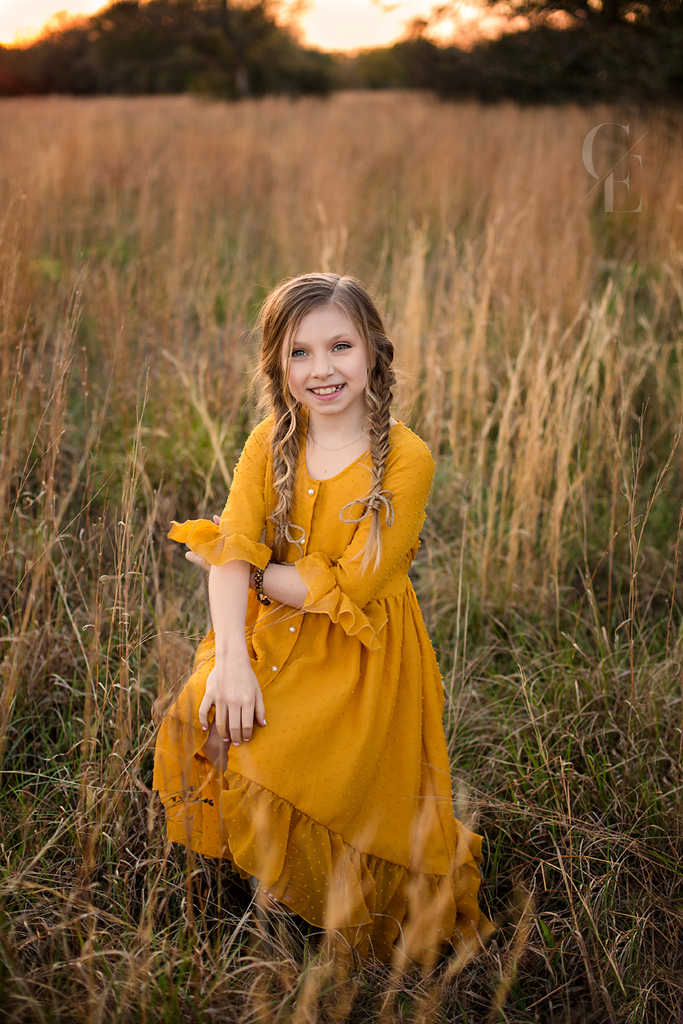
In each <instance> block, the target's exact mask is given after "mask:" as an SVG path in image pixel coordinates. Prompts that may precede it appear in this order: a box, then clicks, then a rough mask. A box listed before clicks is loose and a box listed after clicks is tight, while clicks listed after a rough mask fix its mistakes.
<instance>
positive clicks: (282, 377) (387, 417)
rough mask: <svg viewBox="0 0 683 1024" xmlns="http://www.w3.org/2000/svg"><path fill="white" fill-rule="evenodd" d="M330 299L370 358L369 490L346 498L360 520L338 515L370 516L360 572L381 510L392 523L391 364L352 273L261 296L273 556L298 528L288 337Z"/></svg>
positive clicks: (296, 423) (375, 542) (296, 411)
mask: <svg viewBox="0 0 683 1024" xmlns="http://www.w3.org/2000/svg"><path fill="white" fill-rule="evenodd" d="M330 304H334V305H336V306H338V307H339V308H340V309H341V310H343V311H344V313H346V315H347V316H348V317H349V319H350V320H351V322H352V323H353V324H354V326H355V327H356V329H357V331H358V333H359V335H360V337H361V338H362V340H363V342H364V344H365V347H366V352H367V356H368V378H367V382H366V400H367V404H368V430H367V434H368V440H369V443H370V454H371V456H372V479H371V484H370V490H369V491H368V493H367V494H366V495H365V496H364V497H361V498H358V499H356V500H355V501H353V502H350V505H351V506H353V505H359V504H360V505H364V506H365V511H364V512H363V514H362V515H361V516H359V517H358V519H350V518H349V519H345V520H344V521H345V522H360V521H361V520H362V519H364V518H365V516H366V515H370V516H371V523H370V532H369V535H368V539H367V543H366V544H365V545H364V546H363V549H362V551H361V552H360V553H359V557H362V562H361V571H365V570H366V569H367V568H368V567H369V566H370V564H371V563H372V564H373V569H377V567H378V566H379V562H380V558H381V555H382V532H381V523H380V515H381V513H382V511H384V512H385V514H386V522H387V525H391V523H392V522H393V508H392V507H391V501H390V499H391V495H390V494H389V492H387V491H383V490H382V480H383V477H384V468H385V466H386V461H387V456H388V454H389V429H390V426H391V403H392V401H393V388H394V385H395V383H396V375H395V373H394V369H393V366H392V363H393V359H394V346H393V344H392V342H391V340H390V339H389V338H388V337H387V334H386V331H385V328H384V322H383V320H382V316H381V314H380V312H379V310H378V309H377V306H376V305H375V303H374V301H373V299H372V298H371V297H370V295H369V294H368V292H367V290H366V289H365V287H364V285H363V284H362V283H361V282H360V281H359V280H358V279H357V278H355V277H352V276H350V275H344V276H343V277H340V276H339V275H338V274H328V273H315V274H300V275H299V276H298V277H293V278H288V279H287V280H285V281H283V282H281V284H279V285H277V287H276V288H274V289H273V291H272V292H271V293H270V294H269V295H268V296H267V298H266V299H265V301H264V303H263V305H262V307H261V311H260V314H259V320H258V327H259V328H260V330H261V332H262V342H261V355H260V359H259V367H258V378H257V379H258V380H260V381H261V383H262V387H263V397H264V400H265V402H266V403H267V404H268V405H270V407H271V410H272V412H273V433H272V439H271V443H272V448H273V487H274V489H275V494H276V498H277V501H276V505H275V508H274V510H273V512H272V514H271V516H270V518H271V519H272V520H273V522H274V523H275V539H274V543H273V556H274V560H275V561H277V562H282V561H284V558H285V556H286V553H287V546H288V544H296V543H297V541H296V540H294V538H293V536H292V529H295V528H296V527H294V526H293V524H291V523H290V521H289V517H290V514H291V510H292V503H293V500H294V485H295V482H296V470H297V465H298V462H299V455H300V451H301V444H302V441H303V437H304V423H303V415H302V407H301V403H300V402H298V401H297V400H296V399H295V398H294V396H293V395H292V394H291V392H290V390H289V387H288V385H287V382H288V380H289V366H290V360H291V342H292V339H293V338H294V335H295V334H296V332H297V330H298V329H299V325H300V324H301V321H302V320H303V318H304V317H305V316H306V315H307V314H308V313H311V312H312V311H313V310H315V309H319V308H320V307H321V306H327V305H330ZM387 495H388V496H387ZM348 507H349V506H345V508H348ZM343 511H344V510H342V512H343ZM342 518H343V516H342ZM299 529H300V528H299Z"/></svg>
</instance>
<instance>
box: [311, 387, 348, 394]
mask: <svg viewBox="0 0 683 1024" xmlns="http://www.w3.org/2000/svg"><path fill="white" fill-rule="evenodd" d="M343 387H344V385H343V384H333V385H332V387H329V388H309V389H308V390H309V391H312V392H313V394H314V395H334V394H336V392H337V391H341V389H342V388H343Z"/></svg>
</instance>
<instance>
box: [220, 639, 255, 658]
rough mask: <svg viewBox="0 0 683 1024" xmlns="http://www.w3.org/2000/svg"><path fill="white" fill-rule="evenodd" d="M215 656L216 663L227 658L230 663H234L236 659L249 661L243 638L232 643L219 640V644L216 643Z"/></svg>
mask: <svg viewBox="0 0 683 1024" xmlns="http://www.w3.org/2000/svg"><path fill="white" fill-rule="evenodd" d="M215 656H216V662H217V663H220V662H223V661H228V660H229V661H230V663H231V664H234V663H235V662H236V661H245V662H248V661H249V651H248V650H247V645H246V642H245V640H244V639H243V638H240V640H238V641H235V642H233V643H231V642H230V641H229V640H225V641H221V643H220V644H216V648H215Z"/></svg>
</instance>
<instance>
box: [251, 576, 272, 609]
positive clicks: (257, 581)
mask: <svg viewBox="0 0 683 1024" xmlns="http://www.w3.org/2000/svg"><path fill="white" fill-rule="evenodd" d="M265 571H266V570H265V569H256V570H255V571H254V587H255V589H256V598H257V600H259V601H260V602H261V604H272V603H273V602H272V601H271V600H270V598H269V597H266V595H265V594H264V593H263V574H264V572H265Z"/></svg>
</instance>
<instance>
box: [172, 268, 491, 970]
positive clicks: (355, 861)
mask: <svg viewBox="0 0 683 1024" xmlns="http://www.w3.org/2000/svg"><path fill="white" fill-rule="evenodd" d="M260 325H261V328H262V332H263V341H262V347H261V357H260V367H259V373H260V377H261V380H262V382H263V384H264V385H265V395H266V397H267V399H268V401H269V403H270V406H271V409H272V411H271V413H270V415H269V416H268V417H267V418H266V419H264V420H263V421H262V422H261V423H260V424H259V425H258V426H257V427H256V429H255V430H254V431H253V432H252V433H251V435H250V436H249V438H248V440H247V442H246V444H245V446H244V450H243V452H242V455H241V457H240V460H239V462H238V464H237V466H236V468H235V473H234V479H233V482H232V486H231V488H230V495H229V497H228V501H227V504H226V506H225V510H224V512H223V515H222V516H221V518H220V520H219V524H218V525H216V524H215V523H210V522H208V521H206V520H194V521H189V522H186V523H183V524H182V525H179V524H177V523H174V525H173V529H172V530H171V532H170V533H169V536H170V537H171V538H173V539H174V540H177V541H181V542H185V543H186V544H188V545H189V547H190V549H191V553H189V554H188V557H190V558H191V560H193V561H195V562H199V563H201V564H208V565H210V566H211V571H210V576H209V603H210V607H211V617H212V621H213V630H212V631H211V632H210V633H209V635H208V636H207V637H206V638H205V640H203V641H202V643H201V644H200V647H199V650H198V653H197V657H196V659H195V668H194V673H193V675H192V676H191V677H190V679H189V680H188V682H187V684H186V685H185V687H184V689H183V690H182V692H181V693H180V696H179V697H178V699H177V700H176V702H175V704H174V705H173V706H172V707H171V709H170V711H169V712H168V714H167V716H166V718H165V719H164V721H163V723H162V726H161V729H160V732H159V737H158V742H157V748H156V757H155V766H154V788H155V789H158V791H159V793H160V796H161V799H162V802H163V804H164V806H165V808H166V818H167V829H168V835H169V838H170V839H172V840H175V841H176V842H180V843H184V844H186V845H188V846H190V847H191V848H192V849H193V850H196V851H197V852H199V853H202V854H204V855H206V856H208V857H225V858H227V859H228V860H229V861H230V863H231V864H232V865H233V867H234V868H236V869H237V870H238V871H239V872H240V873H241V874H242V875H243V876H245V877H246V876H252V877H254V878H255V879H257V880H258V882H259V885H260V888H261V891H262V893H265V894H266V896H267V898H269V899H273V900H275V901H277V902H279V903H281V904H284V905H285V906H286V907H287V908H289V909H290V910H292V911H295V912H296V913H297V914H299V915H300V916H301V917H303V918H304V919H305V920H306V921H308V922H310V923H311V924H313V925H317V926H319V927H321V928H326V929H328V931H330V932H331V933H333V934H334V936H335V937H336V942H337V943H338V944H341V945H342V946H344V947H345V948H347V949H348V948H352V949H353V950H355V951H356V952H357V953H358V954H359V955H361V956H364V957H373V958H375V959H377V960H379V961H381V962H384V963H388V962H390V961H391V959H392V956H393V957H394V958H396V957H397V956H398V957H402V958H403V957H407V958H410V959H412V960H415V961H418V962H421V963H426V964H429V963H432V962H434V960H435V958H436V957H437V956H438V955H439V953H440V952H443V951H444V950H445V949H447V948H448V947H449V945H450V946H455V947H456V949H457V950H458V952H460V953H461V954H462V955H465V954H466V953H467V952H468V951H469V950H472V949H473V948H474V947H475V945H476V944H477V943H478V942H479V941H480V939H481V938H483V937H485V936H486V935H487V934H489V932H490V930H491V925H490V922H489V921H487V919H486V918H485V917H484V915H483V914H482V913H481V912H480V910H479V907H478V904H477V891H478V888H479V883H480V873H479V868H478V865H479V863H480V862H481V854H480V847H481V839H480V837H479V836H476V835H474V834H472V833H471V832H469V831H468V830H467V829H466V828H465V827H464V826H463V825H462V824H461V823H460V822H458V821H457V820H456V819H455V818H454V816H453V804H452V795H451V778H450V766H449V762H448V756H447V751H446V742H445V737H444V731H443V724H442V707H443V690H442V684H441V677H440V675H439V670H438V667H437V663H436V658H435V656H434V652H433V649H432V646H431V643H430V641H429V637H428V635H427V631H426V628H425V625H424V622H423V620H422V616H421V613H420V609H419V606H418V603H417V599H416V597H415V593H414V591H413V588H412V585H411V583H410V580H409V578H408V569H409V568H410V564H411V562H412V561H413V559H414V557H415V554H416V552H417V548H418V544H419V540H418V536H419V533H420V528H421V527H422V524H423V522H424V518H425V505H426V502H427V498H428V495H429V490H430V486H431V481H432V474H433V470H434V462H433V460H432V457H431V455H430V453H429V450H428V449H427V447H426V446H425V444H424V443H423V442H422V441H421V440H420V438H418V437H417V436H416V435H415V434H413V433H412V431H410V430H409V429H408V428H407V427H406V426H405V425H404V424H403V423H401V422H400V421H398V420H395V419H394V418H393V417H392V416H391V412H390V409H391V403H392V387H393V385H394V383H395V376H394V372H393V369H392V360H393V357H394V349H393V345H392V343H391V341H390V340H389V338H388V337H387V335H386V333H385V330H384V325H383V323H382V318H381V316H380V314H379V312H378V311H377V308H376V307H375V305H374V303H373V301H372V300H371V298H370V296H369V295H368V293H367V292H366V291H365V289H364V287H363V286H362V285H361V283H360V282H359V281H357V280H356V279H354V278H352V277H338V276H337V275H335V274H304V275H302V276H300V277H296V278H294V279H292V280H288V281H285V282H284V283H282V284H281V285H279V286H278V287H277V288H276V289H275V290H274V291H273V292H272V293H271V294H270V295H269V296H268V298H267V299H266V301H265V303H264V305H263V309H262V312H261V319H260ZM266 719H267V724H266Z"/></svg>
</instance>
